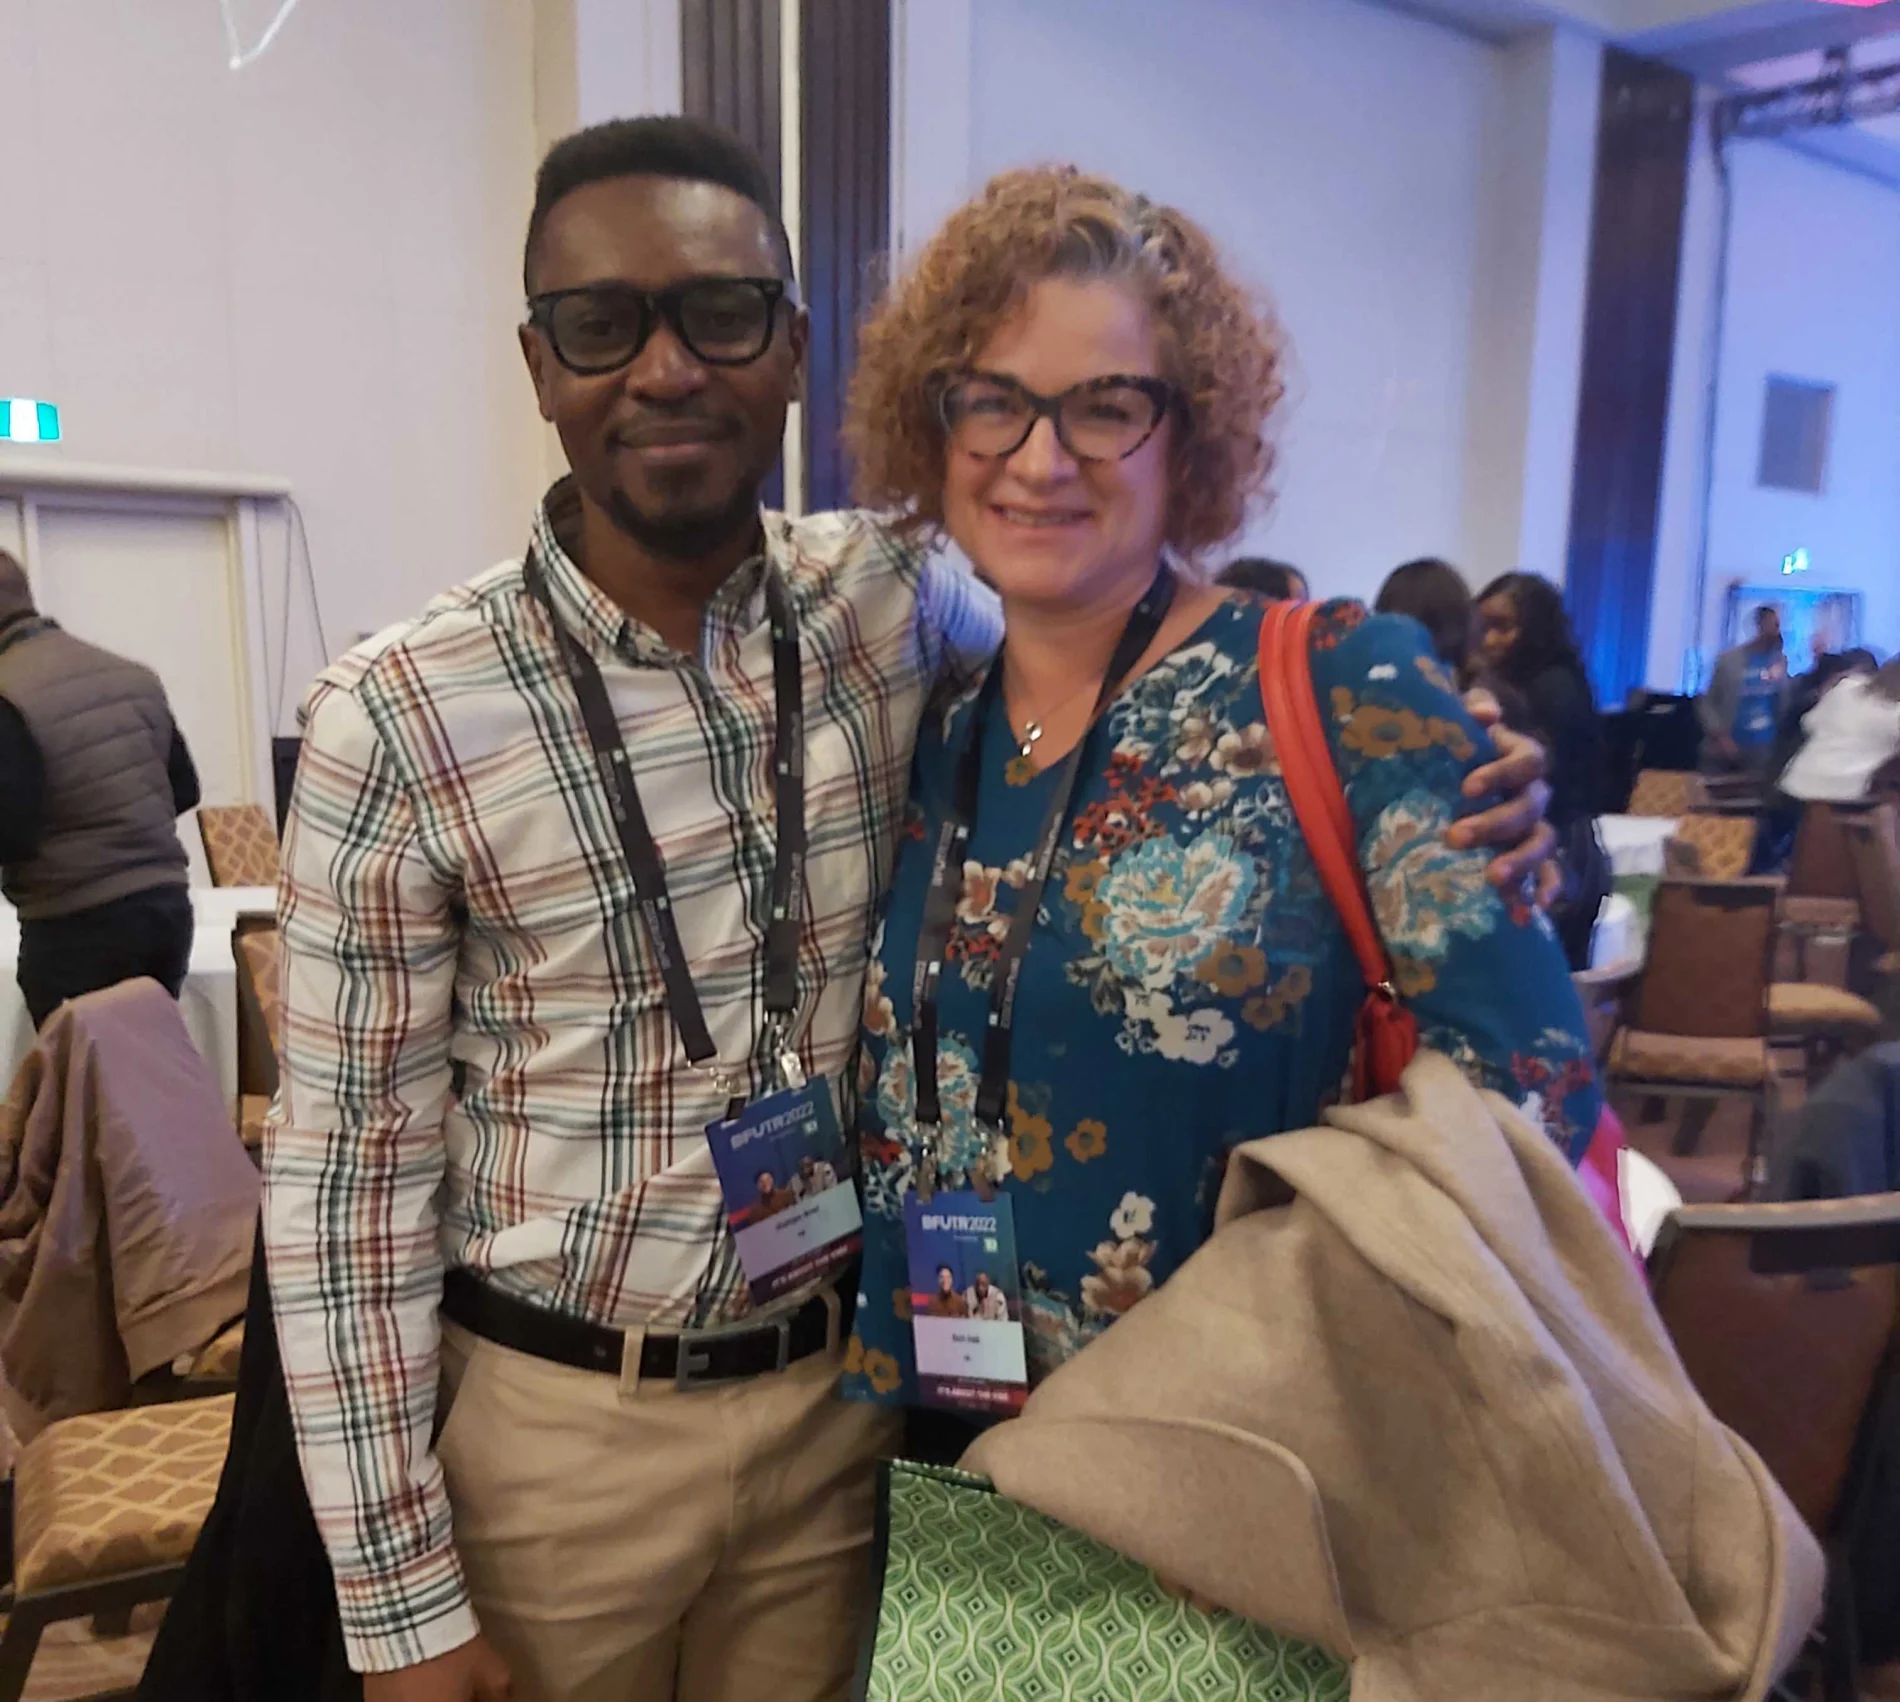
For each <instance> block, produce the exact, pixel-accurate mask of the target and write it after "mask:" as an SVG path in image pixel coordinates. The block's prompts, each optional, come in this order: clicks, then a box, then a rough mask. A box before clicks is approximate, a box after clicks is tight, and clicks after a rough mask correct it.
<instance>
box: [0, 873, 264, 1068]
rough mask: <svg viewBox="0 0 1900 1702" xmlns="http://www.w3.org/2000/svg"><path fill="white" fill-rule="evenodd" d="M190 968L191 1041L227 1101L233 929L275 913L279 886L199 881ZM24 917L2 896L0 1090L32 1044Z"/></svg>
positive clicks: (234, 1039)
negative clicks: (25, 994)
mask: <svg viewBox="0 0 1900 1702" xmlns="http://www.w3.org/2000/svg"><path fill="white" fill-rule="evenodd" d="M191 909H192V920H193V924H194V927H193V931H192V940H191V967H190V969H189V970H188V971H187V972H186V975H185V985H184V987H183V988H182V989H181V990H180V992H179V995H178V1006H179V1009H180V1010H181V1011H182V1012H183V1013H184V1018H185V1027H186V1028H187V1029H189V1030H190V1032H191V1038H192V1043H193V1044H194V1045H195V1046H196V1047H197V1048H198V1050H199V1051H200V1052H202V1053H203V1054H204V1056H205V1057H206V1059H208V1060H209V1061H210V1064H211V1067H212V1068H213V1069H214V1070H215V1071H216V1072H217V1077H218V1085H219V1088H220V1089H221V1090H222V1092H223V1094H224V1097H225V1098H226V1099H227V1100H231V1099H235V1098H236V1097H237V1046H238V1031H237V963H236V959H235V958H234V957H233V956H232V952H231V933H232V930H233V929H234V928H235V927H236V926H237V924H238V919H239V918H240V917H243V916H271V915H274V914H276V910H277V889H276V888H275V887H268V886H224V887H198V888H196V889H194V890H193V892H192V895H191ZM19 963H20V921H19V918H18V917H17V916H15V915H14V913H13V909H12V907H11V906H10V905H8V904H7V903H6V902H5V901H4V900H0V1089H4V1086H5V1084H6V1083H8V1082H11V1081H12V1080H13V1074H14V1071H16V1070H17V1069H18V1068H19V1067H20V1061H21V1059H23V1058H24V1057H25V1056H26V1055H27V1053H29V1052H30V1051H32V1050H33V1019H32V1018H31V1017H29V1016H28V1015H27V1012H26V1000H25V999H24V998H22V997H21V996H20V988H19V984H18V982H17V981H16V980H15V972H16V971H17V969H18V968H19Z"/></svg>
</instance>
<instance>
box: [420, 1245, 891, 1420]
mask: <svg viewBox="0 0 1900 1702" xmlns="http://www.w3.org/2000/svg"><path fill="white" fill-rule="evenodd" d="M857 1290H858V1279H857V1273H856V1271H855V1269H852V1270H847V1271H846V1272H844V1274H843V1275H842V1276H841V1277H840V1278H839V1281H838V1290H837V1303H838V1307H839V1318H838V1331H839V1337H840V1339H842V1337H843V1336H844V1334H845V1333H846V1332H848V1331H849V1330H850V1328H851V1316H852V1312H853V1310H854V1307H853V1304H852V1303H853V1302H854V1301H855V1300H856V1298H857ZM442 1315H443V1316H444V1317H445V1318H448V1319H450V1320H451V1321H452V1322H454V1323H457V1324H460V1325H461V1326H462V1328H463V1329H465V1330H469V1331H472V1332H473V1333H474V1334H476V1335H478V1336H480V1337H482V1338H483V1339H484V1340H486V1341H491V1342H495V1343H496V1344H498V1345H499V1346H501V1347H506V1348H512V1349H514V1351H515V1352H516V1353H526V1354H531V1355H532V1356H533V1357H534V1358H536V1359H548V1360H552V1361H553V1362H554V1363H555V1364H556V1365H572V1366H574V1367H576V1368H577V1369H579V1370H582V1371H600V1372H604V1373H606V1374H607V1375H608V1376H610V1377H617V1376H619V1375H620V1364H621V1359H622V1356H623V1355H624V1354H625V1351H626V1343H627V1335H626V1332H625V1331H623V1330H611V1329H608V1328H607V1327H606V1326H605V1325H602V1324H590V1323H588V1322H587V1321H586V1319H584V1318H572V1317H569V1316H567V1315H566V1314H565V1313H561V1312H550V1311H548V1310H547V1309H546V1308H545V1307H541V1306H533V1305H530V1304H529V1303H528V1302H527V1301H525V1300H517V1299H515V1298H514V1296H513V1295H509V1294H503V1293H502V1292H501V1291H500V1290H499V1289H494V1288H490V1287H489V1286H488V1284H487V1283H485V1282H483V1281H482V1280H481V1279H480V1278H479V1277H476V1276H474V1275H472V1274H471V1273H469V1272H468V1271H465V1270H452V1271H450V1272H449V1273H448V1275H447V1276H445V1277H444V1278H443V1280H442ZM831 1318H832V1306H831V1305H830V1304H828V1303H827V1296H826V1295H824V1294H815V1295H813V1296H812V1297H811V1299H809V1300H807V1301H806V1302H805V1304H804V1305H803V1306H801V1307H799V1309H798V1310H797V1311H796V1312H786V1313H782V1314H780V1315H779V1316H778V1317H776V1318H773V1319H770V1320H768V1321H766V1322H763V1323H757V1324H738V1325H734V1326H733V1327H732V1328H730V1329H723V1330H682V1331H679V1332H677V1333H669V1334H666V1335H659V1334H649V1335H648V1336H647V1337H646V1338H645V1339H644V1340H643V1341H642V1342H641V1343H640V1377H641V1380H642V1381H643V1382H644V1381H646V1380H647V1379H648V1378H652V1379H654V1380H656V1381H665V1382H669V1383H672V1384H673V1385H674V1386H675V1387H676V1388H678V1389H680V1390H682V1391H690V1390H693V1389H706V1388H712V1387H714V1386H716V1385H718V1384H721V1383H739V1382H743V1381H745V1380H746V1379H747V1378H750V1377H763V1376H764V1375H765V1374H766V1373H767V1372H770V1371H783V1370H784V1369H785V1368H786V1366H788V1365H792V1364H794V1363H796V1362H797V1361H798V1360H801V1359H806V1358H809V1357H810V1356H811V1355H812V1354H814V1353H822V1352H823V1351H824V1350H825V1348H826V1347H827V1346H829V1345H830V1342H831V1340H832V1336H831Z"/></svg>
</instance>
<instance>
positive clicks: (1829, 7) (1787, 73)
mask: <svg viewBox="0 0 1900 1702" xmlns="http://www.w3.org/2000/svg"><path fill="white" fill-rule="evenodd" d="M1396 3H1397V4H1399V5H1400V6H1401V7H1402V9H1404V10H1406V11H1410V12H1416V13H1418V14H1420V15H1422V16H1427V17H1432V18H1435V19H1437V20H1438V21H1439V22H1442V23H1449V24H1452V25H1454V26H1455V27H1457V28H1459V29H1462V30H1465V31H1467V32H1469V33H1471V34H1474V35H1478V36H1481V37H1483V38H1484V39H1486V40H1488V41H1498V42H1504V41H1509V40H1511V39H1513V38H1514V37H1516V36H1519V35H1522V34H1523V33H1525V32H1526V31H1528V30H1532V29H1537V28H1541V27H1545V26H1548V25H1552V24H1566V25H1569V26H1571V27H1573V28H1576V29H1581V30H1584V31H1586V32H1588V33H1589V34H1591V35H1595V36H1598V37H1600V38H1601V39H1603V40H1605V41H1609V42H1613V43H1615V44H1616V45H1617V46H1619V47H1625V48H1628V49H1629V50H1630V51H1631V52H1634V53H1643V54H1647V55H1649V56H1650V57H1652V58H1656V59H1662V60H1666V61H1667V62H1668V63H1670V64H1672V65H1675V66H1678V67H1680V68H1681V69H1682V70H1684V71H1687V72H1689V73H1691V74H1692V75H1693V76H1694V77H1696V78H1697V79H1698V80H1699V81H1700V82H1703V83H1705V84H1707V85H1709V86H1710V87H1712V88H1716V89H1720V90H1723V91H1727V92H1735V93H1740V92H1743V91H1746V90H1751V89H1754V90H1758V89H1769V88H1775V87H1778V86H1783V85H1786V84H1791V83H1803V82H1810V81H1812V80H1814V79H1815V78H1818V77H1819V76H1821V75H1822V73H1823V71H1824V68H1825V65H1824V56H1825V54H1826V52H1827V51H1828V50H1829V49H1830V48H1837V47H1846V48H1847V49H1848V50H1849V55H1850V57H1849V63H1850V65H1852V66H1853V67H1855V68H1856V69H1860V68H1872V67H1875V66H1880V65H1891V64H1895V63H1900V0H1882V3H1880V4H1876V5H1859V4H1829V3H1828V0H1745V3H1742V4H1734V3H1729V0H1396ZM1789 141H1790V145H1791V146H1795V147H1799V148H1801V149H1803V150H1804V151H1806V152H1809V153H1813V154H1816V155H1819V156H1821V157H1823V158H1826V159H1829V160H1832V161H1833V162H1834V163H1836V164H1839V165H1843V166H1846V167H1848V168H1849V169H1850V170H1854V171H1859V172H1863V173H1865V174H1867V175H1869V176H1872V177H1877V178H1880V179H1882V180H1884V181H1886V182H1889V183H1892V184H1894V185H1895V186H1896V187H1900V114H1889V115H1888V116H1886V117H1883V118H1876V119H1870V120H1867V121H1864V122H1860V123H1853V124H1844V125H1839V126H1830V127H1828V128H1825V129H1817V130H1809V131H1804V132H1801V133H1800V134H1799V135H1798V136H1794V137H1791V138H1790V139H1789Z"/></svg>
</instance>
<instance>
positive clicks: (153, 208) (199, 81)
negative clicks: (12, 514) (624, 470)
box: [0, 0, 543, 703]
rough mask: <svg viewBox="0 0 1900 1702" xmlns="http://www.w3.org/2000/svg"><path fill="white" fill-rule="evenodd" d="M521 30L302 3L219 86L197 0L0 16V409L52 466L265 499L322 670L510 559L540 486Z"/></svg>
mask: <svg viewBox="0 0 1900 1702" xmlns="http://www.w3.org/2000/svg"><path fill="white" fill-rule="evenodd" d="M240 12H241V14H242V15H243V16H244V17H245V18H246V20H247V21H252V20H255V22H256V23H257V24H258V25H260V26H261V23H262V21H264V20H265V19H266V18H267V15H268V11H267V9H265V8H260V7H257V6H254V5H248V4H247V5H245V6H243V7H241V8H240ZM532 23H533V20H532V17H531V8H530V7H529V6H528V5H527V4H525V3H524V0H400V3H399V4H392V3H391V0H308V3H307V4H305V5H303V6H301V7H300V8H299V9H298V10H297V12H296V13H295V14H294V15H293V16H292V17H291V19H290V21H289V23H288V24H287V25H286V26H285V28H284V30H283V32H282V34H281V35H280V36H279V37H278V39H277V42H276V44H275V45H274V46H273V47H272V48H271V49H270V51H269V52H268V53H266V54H265V55H264V56H263V57H262V58H261V59H259V60H258V61H257V62H256V63H255V64H253V65H251V66H249V67H248V68H246V69H245V70H243V71H239V72H232V71H231V70H229V69H228V68H227V65H226V59H227V53H226V48H225V43H224V38H223V30H222V27H221V25H220V22H219V15H218V7H217V6H216V4H214V3H213V0H191V3H189V4H187V3H185V0H0V112H4V113H5V114H6V136H7V146H6V148H5V149H3V150H0V393H12V394H24V395H33V396H40V397H45V398H49V399H51V400H53V401H56V402H58V403H59V404H60V406H61V409H62V412H63V416H64V424H65V428H66V432H67V439H66V442H65V444H64V445H63V447H62V449H61V451H60V453H63V454H66V455H70V456H71V457H73V458H74V459H76V460H86V461H97V462H113V463H122V464H131V465H138V466H148V467H163V468H202V469H215V470H218V471H240V472H242V471H252V472H268V473H277V474H281V475H283V476H285V477H286V478H288V479H289V480H290V481H291V484H292V487H293V489H294V490H295V491H296V493H297V496H298V498H299V500H300V502H301V503H302V505H303V508H304V511H305V513H306V515H307V516H308V520H309V536H310V546H311V552H312V556H313V559H314V563H315V569H316V574H317V580H318V586H319V590H320V595H321V601H322V609H323V617H324V625H325V627H326V629H327V635H328V640H329V644H330V647H331V649H332V650H333V651H334V650H336V649H338V648H340V647H342V646H344V645H347V644H348V643H350V642H352V641H353V640H354V638H355V636H356V634H357V633H359V632H361V631H364V630H366V629H371V628H375V627H377V626H380V625H383V624H385V623H386V622H388V621H390V620H392V619H395V618H397V617H399V616H401V615H404V614H406V613H409V612H412V611H413V610H414V609H416V608H417V607H418V606H419V605H420V604H421V603H422V602H423V601H424V600H425V599H426V598H428V597H429V596H430V595H432V594H433V593H434V592H435V591H436V590H438V589H440V588H441V587H443V586H446V585H449V584H452V583H454V582H455V581H457V580H459V579H463V578H466V577H468V576H469V575H471V574H472V573H474V572H476V571H478V570H479V569H481V568H482V567H485V566H487V565H488V564H490V563H492V562H493V561H495V560H497V559H499V558H500V557H501V556H503V555H505V554H508V553H511V552H512V551H514V550H515V549H517V548H518V547H519V544H520V541H521V537H522V535H523V531H524V528H525V526H526V523H527V516H528V506H529V504H530V503H531V502H532V500H533V498H534V496H535V495H536V494H537V491H538V487H539V485H540V482H541V476H542V471H543V469H542V464H541V446H540V441H539V438H538V436H537V432H536V424H535V415H534V411H533V406H532V399H531V395H530V392H529V389H528V385H527V380H526V378H525V376H524V375H523V373H522V371H521V369H520V368H521V362H520V356H519V353H518V352H517V350H516V347H515V339H514V331H513V327H514V324H515V321H516V319H517V317H518V314H519V304H518V297H519V293H520V281H519V280H520V241H521V234H522V227H523V224H524V221H525V218H526V214H527V208H528V201H529V194H530V185H531V175H532V171H533V167H534V162H535V153H536V146H535V131H534V67H533V29H532ZM4 452H5V446H4V445H0V453H4ZM280 571H281V569H280ZM295 615H296V618H295V621H294V622H293V633H292V647H291V649H292V653H291V659H290V665H289V671H290V673H291V675H292V679H293V686H292V691H291V698H292V701H293V703H294V699H295V696H296V690H297V686H298V685H300V684H301V681H302V679H304V678H306V677H307V676H308V674H309V673H310V672H311V671H312V669H313V668H314V667H315V665H316V662H317V657H316V655H315V654H314V645H313V644H311V643H310V642H308V640H307V637H306V636H305V635H304V633H303V631H302V620H303V617H302V614H301V610H297V611H295ZM272 630H273V637H274V635H275V622H274V620H273V623H272Z"/></svg>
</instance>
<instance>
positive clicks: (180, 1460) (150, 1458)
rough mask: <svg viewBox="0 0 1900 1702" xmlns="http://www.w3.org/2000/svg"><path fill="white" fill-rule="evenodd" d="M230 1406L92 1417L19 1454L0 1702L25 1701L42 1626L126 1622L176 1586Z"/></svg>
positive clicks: (216, 1464)
mask: <svg viewBox="0 0 1900 1702" xmlns="http://www.w3.org/2000/svg"><path fill="white" fill-rule="evenodd" d="M232 1401H233V1397H232V1396H230V1395H213V1396H208V1397H204V1398H201V1399H197V1400H185V1401H176V1402H172V1403H170V1404H168V1405H162V1406H139V1407H131V1408H128V1409H125V1410H123V1411H117V1412H96V1413H86V1414H84V1415H82V1416H80V1417H77V1418H67V1419H62V1420H60V1421H59V1422H58V1423H57V1424H53V1425H50V1426H49V1427H48V1428H47V1429H45V1430H43V1431H41V1432H40V1434H39V1435H37V1436H36V1437H34V1438H33V1440H32V1441H30V1442H28V1443H27V1444H26V1445H25V1447H24V1448H22V1449H21V1451H20V1456H19V1459H18V1461H17V1463H16V1464H15V1466H14V1472H13V1480H12V1505H11V1508H10V1517H9V1519H8V1522H7V1524H8V1530H7V1534H8V1536H9V1537H10V1543H11V1546H10V1551H9V1552H10V1557H11V1567H10V1576H9V1578H8V1581H7V1583H6V1585H5V1588H4V1592H3V1593H0V1610H3V1611H4V1612H5V1615H6V1630H5V1632H4V1634H0V1702H19V1698H20V1696H21V1695H22V1693H23V1692H24V1691H25V1689H26V1684H27V1679H28V1678H29V1676H30V1675H31V1672H32V1668H33V1657H34V1655H35V1653H37V1651H38V1649H39V1644H40V1637H41V1635H42V1633H43V1632H44V1631H45V1630H46V1628H47V1626H49V1625H54V1624H58V1623H59V1622H61V1621H62V1620H69V1619H86V1618H93V1617H99V1618H102V1619H105V1620H108V1621H111V1620H115V1619H120V1618H122V1616H124V1615H127V1614H129V1613H130V1611H131V1610H132V1609H133V1608H134V1607H137V1606H138V1605H139V1604H140V1603H142V1602H151V1601H163V1600H165V1599H167V1598H168V1597H169V1596H170V1595H171V1594H172V1593H173V1592H174V1591H175V1590H176V1589H177V1587H178V1585H179V1582H180V1580H181V1579H182V1578H183V1577H184V1573H185V1562H186V1561H187V1560H188V1559H189V1557H190V1555H191V1550H192V1545H193V1544H194V1543H195V1542H196V1541H197V1539H198V1532H199V1529H200V1528H201V1527H202V1526H203V1524H204V1521H205V1516H206V1514H207V1513H209V1512H210V1510H211V1501H212V1497H213V1495H214V1494H215V1493H216V1491H217V1487H218V1478H219V1475H220V1473H221V1472H222V1471H223V1468H224V1456H225V1451H226V1447H227V1445H228V1443H229V1440H230V1433H231V1409H232Z"/></svg>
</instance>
